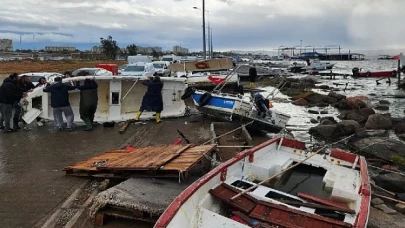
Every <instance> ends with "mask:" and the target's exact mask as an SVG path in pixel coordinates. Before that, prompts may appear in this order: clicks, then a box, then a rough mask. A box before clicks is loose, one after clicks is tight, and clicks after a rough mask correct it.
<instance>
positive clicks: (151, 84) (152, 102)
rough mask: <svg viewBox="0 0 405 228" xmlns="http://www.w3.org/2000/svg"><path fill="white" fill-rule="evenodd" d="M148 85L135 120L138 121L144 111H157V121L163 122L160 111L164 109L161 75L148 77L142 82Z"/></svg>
mask: <svg viewBox="0 0 405 228" xmlns="http://www.w3.org/2000/svg"><path fill="white" fill-rule="evenodd" d="M142 84H144V85H145V86H147V87H148V88H147V90H146V93H145V95H144V96H143V99H142V104H141V107H140V109H139V111H138V112H137V113H136V116H135V120H136V121H138V120H139V117H140V116H141V114H142V112H144V111H153V112H156V123H160V122H162V120H161V119H160V113H161V112H162V110H163V98H162V89H163V82H162V81H160V77H159V76H156V75H155V76H154V77H148V80H146V81H144V82H142Z"/></svg>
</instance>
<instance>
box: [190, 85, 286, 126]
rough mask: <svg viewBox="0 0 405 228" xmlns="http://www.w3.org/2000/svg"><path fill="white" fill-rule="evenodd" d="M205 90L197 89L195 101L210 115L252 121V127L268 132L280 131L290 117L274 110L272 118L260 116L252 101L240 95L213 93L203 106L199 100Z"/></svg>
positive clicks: (202, 110) (199, 108) (197, 106)
mask: <svg viewBox="0 0 405 228" xmlns="http://www.w3.org/2000/svg"><path fill="white" fill-rule="evenodd" d="M204 93H205V92H204V91H196V92H195V93H194V94H193V95H192V98H193V101H194V104H195V106H196V108H197V109H198V110H199V111H201V112H203V113H206V114H208V115H211V116H214V117H217V118H220V119H223V120H226V121H235V122H240V123H249V122H252V121H253V123H252V127H255V128H256V129H260V130H265V131H268V132H275V133H278V132H280V131H281V130H282V129H283V128H285V127H286V124H287V123H288V121H289V119H290V118H291V117H290V116H289V115H286V114H283V113H280V112H277V111H274V110H273V111H272V112H271V114H272V116H271V118H268V117H265V118H263V117H259V116H258V115H257V114H258V112H257V110H256V109H254V108H253V107H252V106H253V105H252V103H251V102H250V101H248V100H246V99H243V97H241V96H240V95H239V96H238V95H233V96H230V95H224V94H222V95H216V94H213V95H212V98H211V99H210V100H209V102H208V103H207V104H206V105H204V106H201V105H199V100H200V99H201V96H202V95H203V94H204Z"/></svg>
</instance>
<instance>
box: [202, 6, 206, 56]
mask: <svg viewBox="0 0 405 228" xmlns="http://www.w3.org/2000/svg"><path fill="white" fill-rule="evenodd" d="M202 15H203V16H202V20H203V26H202V27H203V58H204V59H207V50H206V41H205V0H202Z"/></svg>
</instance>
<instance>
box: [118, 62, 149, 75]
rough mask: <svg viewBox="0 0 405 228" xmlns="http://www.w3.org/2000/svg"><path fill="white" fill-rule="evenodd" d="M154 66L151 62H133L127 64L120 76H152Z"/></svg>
mask: <svg viewBox="0 0 405 228" xmlns="http://www.w3.org/2000/svg"><path fill="white" fill-rule="evenodd" d="M154 73H155V68H154V67H153V64H152V63H134V64H128V65H127V67H126V68H125V70H124V71H122V72H121V75H122V76H153V74H154Z"/></svg>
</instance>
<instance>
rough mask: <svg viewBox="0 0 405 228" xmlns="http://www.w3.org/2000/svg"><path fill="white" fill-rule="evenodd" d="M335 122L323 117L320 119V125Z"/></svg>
mask: <svg viewBox="0 0 405 228" xmlns="http://www.w3.org/2000/svg"><path fill="white" fill-rule="evenodd" d="M335 124H336V123H333V122H332V121H330V120H328V119H324V120H322V121H321V123H320V125H335Z"/></svg>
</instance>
